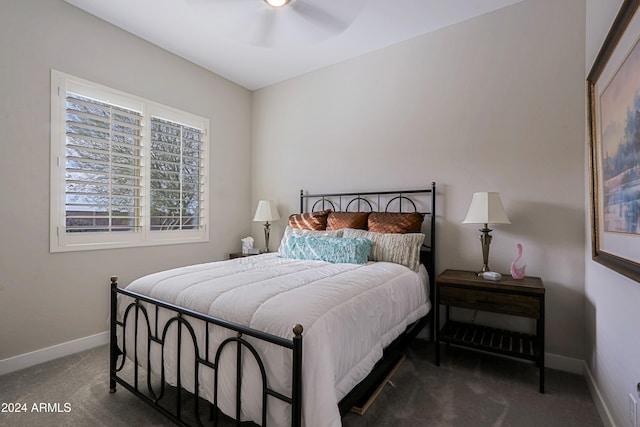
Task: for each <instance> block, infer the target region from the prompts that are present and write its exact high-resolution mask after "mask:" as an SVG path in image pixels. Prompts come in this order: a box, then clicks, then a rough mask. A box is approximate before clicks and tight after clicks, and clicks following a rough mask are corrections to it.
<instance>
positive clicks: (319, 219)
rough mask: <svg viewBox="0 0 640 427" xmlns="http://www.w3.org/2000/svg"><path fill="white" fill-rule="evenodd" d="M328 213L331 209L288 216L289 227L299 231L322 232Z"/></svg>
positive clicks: (325, 225)
mask: <svg viewBox="0 0 640 427" xmlns="http://www.w3.org/2000/svg"><path fill="white" fill-rule="evenodd" d="M329 212H331V209H327V210H324V211H317V212H308V213H301V214H292V215H290V216H289V225H290V226H291V227H293V228H299V229H301V230H324V229H326V228H327V216H328V215H329Z"/></svg>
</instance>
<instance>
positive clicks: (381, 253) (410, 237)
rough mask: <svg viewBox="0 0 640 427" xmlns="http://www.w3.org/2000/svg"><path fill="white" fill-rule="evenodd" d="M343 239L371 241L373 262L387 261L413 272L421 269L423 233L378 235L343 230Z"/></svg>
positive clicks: (361, 231) (362, 231) (371, 258)
mask: <svg viewBox="0 0 640 427" xmlns="http://www.w3.org/2000/svg"><path fill="white" fill-rule="evenodd" d="M343 231H344V233H343V238H361V239H368V240H371V242H372V246H371V253H370V254H369V259H370V260H371V261H386V262H393V263H395V264H400V265H404V266H406V267H408V268H410V269H411V270H413V271H418V268H419V267H420V247H421V246H422V242H424V234H422V233H403V234H396V233H391V234H390V233H376V232H373V231H365V230H353V229H350V228H348V229H345V230H343Z"/></svg>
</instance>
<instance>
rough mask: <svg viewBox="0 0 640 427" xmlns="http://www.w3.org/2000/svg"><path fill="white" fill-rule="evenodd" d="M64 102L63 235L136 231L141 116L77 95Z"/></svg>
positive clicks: (138, 200) (140, 163)
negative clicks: (64, 217)
mask: <svg viewBox="0 0 640 427" xmlns="http://www.w3.org/2000/svg"><path fill="white" fill-rule="evenodd" d="M66 99H67V102H66V105H67V107H66V144H65V216H66V220H65V227H64V230H65V232H66V233H88V232H110V231H121V232H135V231H138V230H139V228H140V226H141V225H140V224H141V220H142V218H141V210H140V204H141V203H140V197H141V194H142V181H141V165H142V153H141V121H142V114H141V113H140V112H137V111H132V110H127V109H124V108H121V107H117V106H114V105H110V104H108V103H105V102H101V101H97V100H92V99H89V98H86V97H83V96H81V95H78V94H74V93H67V97H66Z"/></svg>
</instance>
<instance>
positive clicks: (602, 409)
mask: <svg viewBox="0 0 640 427" xmlns="http://www.w3.org/2000/svg"><path fill="white" fill-rule="evenodd" d="M583 369H584V379H585V381H586V382H587V387H588V388H589V392H590V393H591V398H592V399H593V402H594V403H595V404H596V409H597V410H598V414H599V415H600V419H601V420H602V423H603V424H604V426H605V427H616V423H615V421H614V420H613V417H612V416H611V412H610V411H609V408H608V407H607V403H606V402H605V401H604V399H603V398H602V393H600V389H599V388H598V385H597V384H596V382H595V380H594V379H593V375H591V371H590V370H589V367H588V366H587V363H586V362H585V363H584V367H583Z"/></svg>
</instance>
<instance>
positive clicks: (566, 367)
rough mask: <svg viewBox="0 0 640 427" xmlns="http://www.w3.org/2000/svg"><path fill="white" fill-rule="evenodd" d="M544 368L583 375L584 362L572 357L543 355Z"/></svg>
mask: <svg viewBox="0 0 640 427" xmlns="http://www.w3.org/2000/svg"><path fill="white" fill-rule="evenodd" d="M544 366H545V367H547V368H551V369H557V370H558V371H563V372H570V373H572V374H578V375H583V374H584V360H581V359H574V358H573V357H566V356H560V355H558V354H551V353H545V354H544Z"/></svg>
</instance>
